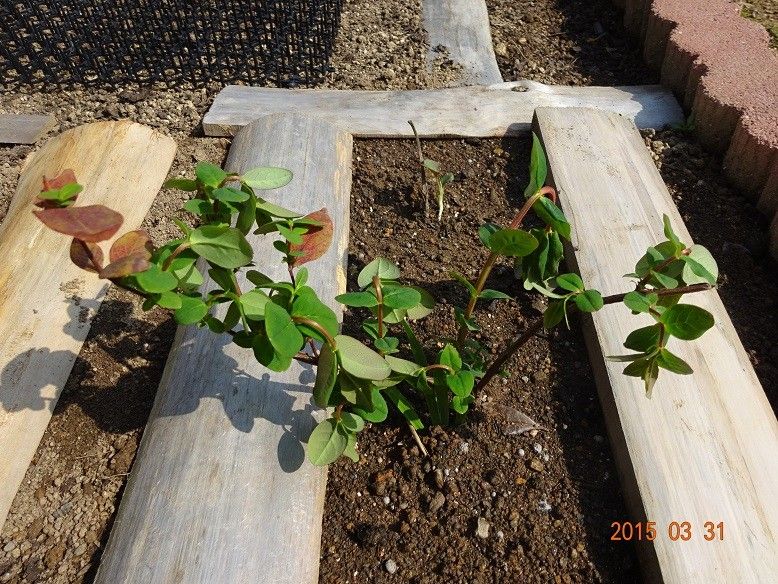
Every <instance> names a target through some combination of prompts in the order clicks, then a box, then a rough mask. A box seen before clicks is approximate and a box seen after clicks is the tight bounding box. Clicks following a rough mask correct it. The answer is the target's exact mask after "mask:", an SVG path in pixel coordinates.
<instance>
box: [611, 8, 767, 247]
mask: <svg viewBox="0 0 778 584" xmlns="http://www.w3.org/2000/svg"><path fill="white" fill-rule="evenodd" d="M613 2H614V4H616V5H617V6H619V7H621V8H623V9H624V25H625V27H626V28H627V30H629V31H630V32H631V33H633V34H635V35H637V36H639V37H640V38H641V40H642V41H643V57H644V59H645V60H646V62H647V63H648V64H649V66H651V67H653V68H654V69H656V70H658V71H660V74H661V81H662V84H663V85H665V86H667V87H669V88H670V89H672V90H673V91H674V92H675V93H676V95H677V96H678V98H679V100H680V101H681V102H682V104H683V105H684V107H685V108H687V110H691V112H692V114H693V115H694V120H695V126H696V131H697V135H698V137H699V139H700V141H701V142H702V143H703V145H705V146H706V147H708V148H710V149H712V150H714V151H717V152H720V153H723V154H724V170H725V172H726V174H727V177H728V178H729V179H730V180H731V181H732V182H733V183H734V184H735V185H736V186H738V187H739V188H740V189H742V190H744V191H745V192H747V193H751V194H752V195H753V197H754V199H756V201H757V206H758V208H759V209H760V210H761V211H762V212H763V213H765V214H766V215H767V216H768V217H773V215H775V217H774V219H773V224H772V229H771V231H772V241H771V251H772V254H773V256H774V257H776V258H778V214H777V213H776V211H778V54H777V53H776V51H774V50H773V49H771V48H770V46H769V42H770V39H769V35H768V34H767V31H766V30H765V29H764V28H763V27H762V26H761V25H759V24H758V23H756V22H752V21H750V20H747V19H745V18H742V17H741V16H740V15H739V11H740V6H739V4H738V3H736V2H731V1H729V0H693V1H689V0H613Z"/></svg>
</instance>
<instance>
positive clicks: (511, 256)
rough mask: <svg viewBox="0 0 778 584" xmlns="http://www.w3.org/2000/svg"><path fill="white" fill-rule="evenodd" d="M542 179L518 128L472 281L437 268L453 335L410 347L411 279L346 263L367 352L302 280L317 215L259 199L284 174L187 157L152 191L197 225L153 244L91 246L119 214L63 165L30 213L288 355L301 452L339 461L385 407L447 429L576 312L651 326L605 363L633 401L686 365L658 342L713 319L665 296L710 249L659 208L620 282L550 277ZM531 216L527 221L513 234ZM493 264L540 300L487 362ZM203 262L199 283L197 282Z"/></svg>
mask: <svg viewBox="0 0 778 584" xmlns="http://www.w3.org/2000/svg"><path fill="white" fill-rule="evenodd" d="M546 174H547V169H546V160H545V155H544V153H543V149H542V147H541V145H540V142H539V141H538V139H537V137H533V148H532V155H531V161H530V184H529V185H528V187H527V189H526V192H525V195H526V201H525V202H524V204H523V206H522V207H521V209H520V210H519V212H518V213H517V214H516V216H515V217H514V218H513V220H512V221H511V222H510V223H509V224H508V225H507V226H500V225H495V224H486V225H483V226H482V227H481V228H480V229H479V233H478V236H479V238H480V241H481V243H482V244H483V245H484V246H485V248H486V258H485V261H484V264H483V266H482V267H481V269H480V271H479V273H478V276H477V278H476V279H475V280H473V281H471V280H470V279H468V278H467V277H466V276H464V275H462V274H460V273H458V272H453V273H452V274H451V276H452V278H454V279H456V280H458V281H459V282H460V283H461V284H462V285H463V286H464V288H465V290H466V297H467V303H466V304H465V305H464V306H462V307H457V308H456V309H455V311H454V318H455V319H456V324H457V325H458V333H457V335H456V337H455V338H451V339H448V338H439V339H433V340H431V341H430V342H429V344H427V345H426V346H425V345H424V344H423V343H422V342H421V341H420V340H419V338H418V337H417V335H416V333H415V331H414V326H415V322H416V321H418V320H419V319H422V318H424V317H426V316H427V315H429V314H430V313H431V312H432V311H433V310H434V308H435V301H434V299H433V298H432V296H431V295H430V294H429V293H428V292H427V291H426V290H424V289H423V288H421V287H418V286H412V285H406V284H403V283H402V282H401V279H400V276H401V273H400V270H399V268H398V267H397V266H396V265H395V264H394V263H392V262H391V261H389V260H387V259H386V258H381V257H379V258H376V259H374V260H373V261H371V262H370V263H368V264H367V265H366V266H365V267H364V268H363V269H362V270H361V272H360V273H359V276H358V278H357V284H358V289H357V290H355V291H351V292H347V293H344V294H341V295H339V296H337V298H336V299H334V300H337V301H338V302H340V303H342V304H344V305H346V306H348V307H351V308H352V309H354V310H355V311H356V312H360V311H361V313H362V314H364V319H363V320H362V330H363V331H364V334H365V338H366V339H367V340H368V341H369V343H370V345H371V346H368V345H367V344H365V342H363V341H361V340H359V339H357V338H354V337H351V336H348V335H344V334H340V332H339V326H338V318H337V316H336V314H335V312H334V311H333V310H332V309H331V308H330V306H329V305H328V302H327V300H330V299H324V300H322V299H321V298H319V297H318V295H317V293H316V292H315V290H314V289H313V288H312V287H311V286H309V285H308V279H309V272H308V269H307V267H306V266H305V265H304V264H306V263H308V262H311V261H314V260H316V259H318V258H320V257H321V256H322V255H323V254H324V253H325V251H326V250H327V248H328V247H329V245H330V243H331V239H332V233H333V225H332V221H331V219H330V217H329V215H328V214H327V211H326V210H325V209H321V210H318V211H315V212H313V213H308V214H303V213H299V212H295V211H291V210H289V209H285V208H283V207H280V206H278V205H277V204H274V203H273V202H271V201H268V200H266V199H265V198H264V197H263V196H260V194H264V192H265V191H269V190H272V189H275V188H279V187H282V186H284V185H286V184H287V183H288V182H289V181H290V180H292V175H291V173H290V172H289V171H287V170H285V169H281V168H272V167H263V168H255V169H252V170H249V171H248V172H245V173H243V174H237V173H233V172H228V171H225V170H223V169H221V168H219V167H218V166H215V165H213V164H210V163H207V162H201V163H199V164H198V165H197V168H196V171H195V177H194V178H193V179H184V178H175V179H171V180H170V181H168V182H167V183H166V186H167V187H169V188H177V189H181V190H184V191H188V192H190V193H192V198H191V200H189V201H187V203H186V204H185V206H184V208H185V209H186V210H187V211H189V212H190V213H193V214H194V215H195V216H197V218H198V221H199V226H198V227H196V228H191V227H189V226H187V225H186V224H184V223H182V222H180V221H179V222H177V225H178V227H179V228H180V230H181V236H180V237H178V238H176V239H174V240H173V241H170V242H167V243H165V244H164V245H162V246H161V247H159V248H155V247H154V246H153V245H152V243H151V241H150V240H149V237H148V235H147V234H146V233H144V232H143V231H141V230H135V231H130V232H128V233H125V234H123V235H122V236H120V237H118V238H117V239H116V240H115V241H114V243H113V244H112V245H111V247H110V249H109V250H107V253H106V251H105V250H103V248H102V247H101V245H100V244H101V243H102V242H106V241H108V240H110V239H112V238H113V237H114V236H115V234H116V233H117V232H118V230H119V228H120V227H121V224H122V221H123V217H122V216H121V215H120V214H118V213H116V212H115V211H113V210H111V209H109V208H107V207H104V206H102V205H88V206H83V207H80V206H78V205H76V204H75V203H76V202H77V197H78V195H79V193H80V192H81V190H82V188H81V186H80V185H79V184H78V183H77V181H76V177H75V176H74V174H73V172H72V171H69V170H66V171H63V172H62V173H61V174H60V175H59V176H57V177H56V178H54V179H51V180H48V179H44V188H43V191H42V192H41V193H40V196H39V197H38V200H37V201H36V205H37V206H38V207H40V209H38V210H36V211H35V214H36V216H37V217H38V218H39V219H40V220H41V221H42V222H43V223H44V224H46V225H47V226H48V227H49V228H51V229H53V230H55V231H58V232H60V233H62V234H65V235H67V236H69V237H70V238H71V241H70V258H71V260H72V261H73V262H74V263H75V264H76V265H78V266H80V267H81V268H83V269H85V270H88V271H91V272H94V273H96V274H97V275H98V276H99V277H101V278H105V279H108V280H111V281H112V282H114V283H115V284H116V285H118V286H120V287H122V288H124V289H126V290H129V291H132V292H133V293H135V294H138V295H140V296H141V297H142V298H143V299H144V303H143V306H144V309H151V308H153V307H155V306H158V307H161V308H164V309H168V310H171V311H172V312H173V315H174V318H175V319H176V321H177V322H178V323H180V324H184V325H187V324H195V325H197V326H201V327H208V328H209V329H211V330H212V331H213V332H214V333H219V334H228V335H230V336H231V338H232V341H233V342H234V343H236V344H237V345H239V346H240V347H244V348H245V349H246V350H251V351H252V352H253V354H254V356H255V358H256V359H257V361H259V362H260V363H262V364H263V365H264V366H266V367H267V368H268V369H270V370H272V371H284V370H286V369H288V368H289V367H290V365H291V364H292V361H294V360H298V361H302V362H305V363H310V364H313V365H315V366H316V380H315V383H314V389H313V398H314V401H315V403H316V404H317V405H318V406H319V407H322V408H326V409H327V410H328V412H329V414H330V415H329V417H328V418H327V419H326V420H325V421H323V422H322V423H320V424H319V425H318V426H317V427H316V428H315V429H314V431H313V433H312V434H311V436H310V438H309V440H308V455H309V458H310V460H311V461H312V462H313V463H314V464H328V463H330V462H333V461H335V460H337V459H338V458H339V457H341V456H346V457H349V458H352V459H354V460H356V459H357V458H358V454H357V436H358V434H359V432H360V431H362V429H363V428H364V427H365V423H366V422H371V423H380V422H383V421H384V420H386V419H387V417H388V415H389V411H390V406H391V407H392V408H394V409H396V410H397V412H399V414H400V415H401V416H403V417H404V418H405V420H406V421H407V423H408V425H409V427H410V428H411V431H412V432H413V434H414V437H416V438H418V436H417V431H418V430H422V429H423V428H424V426H425V423H428V424H432V425H447V424H451V423H461V422H463V421H464V420H465V416H466V414H467V412H468V411H469V409H470V407H471V406H472V404H473V402H474V399H475V395H477V393H478V392H479V391H480V390H481V389H482V388H483V387H485V386H486V384H488V383H489V381H490V380H491V379H493V378H494V376H495V375H497V374H499V373H500V372H501V371H502V370H503V368H504V366H505V364H506V363H507V362H508V360H509V359H510V358H511V357H512V356H513V355H514V354H515V353H516V351H518V350H519V349H520V348H521V347H522V346H523V345H524V344H525V343H527V341H529V340H530V339H531V338H532V337H533V336H534V335H535V334H537V333H538V332H539V331H541V330H542V329H543V328H544V327H545V328H546V329H551V328H553V327H555V326H558V325H559V324H560V323H561V322H562V321H565V322H566V323H569V315H570V314H571V313H573V312H576V311H578V312H595V311H597V310H600V309H602V308H603V307H604V306H606V305H609V304H616V303H623V304H625V305H626V307H627V308H628V309H629V310H630V311H632V312H633V313H634V314H638V315H643V318H650V319H651V324H650V325H648V326H643V327H641V328H638V329H636V330H635V331H633V332H632V333H631V334H630V335H629V336H628V337H627V339H626V341H625V343H624V346H625V347H626V348H627V349H629V350H631V351H633V353H632V354H629V355H623V356H615V357H612V358H613V359H616V360H620V361H625V362H627V363H628V364H627V366H626V368H625V369H624V373H625V374H626V375H631V376H635V377H639V378H641V379H642V380H643V383H644V386H645V390H646V393H647V394H648V395H649V396H650V394H651V390H652V388H653V386H654V384H655V382H656V379H657V377H658V374H659V370H660V369H665V370H667V371H671V372H674V373H678V374H689V373H691V368H690V367H689V365H688V364H687V363H685V362H684V361H683V360H682V359H681V358H680V357H678V356H677V355H675V354H674V353H673V352H671V348H670V343H671V342H673V339H677V340H693V339H696V338H698V337H699V336H700V335H702V334H703V333H704V332H705V331H706V330H708V329H709V328H710V327H711V326H712V325H713V318H712V316H711V315H710V313H708V312H707V311H705V310H703V309H701V308H699V307H696V306H694V305H690V304H684V303H681V302H680V300H681V298H682V296H683V295H685V294H688V293H692V292H698V291H702V290H708V289H710V288H712V287H713V286H715V284H716V278H717V275H718V271H717V267H716V262H715V261H714V259H713V258H712V256H711V255H710V253H709V252H708V251H707V250H706V249H705V248H704V247H702V246H698V245H692V246H687V245H685V244H684V243H682V242H681V241H679V239H678V237H677V236H676V235H675V233H674V232H673V230H672V228H671V226H670V223H669V221H668V219H667V217H665V225H664V228H665V235H666V237H667V240H666V241H663V242H662V243H660V244H659V245H656V246H653V247H651V248H649V249H648V250H647V252H646V254H645V255H644V256H643V257H642V258H640V260H639V261H638V262H637V265H636V266H635V271H634V272H633V273H631V274H628V275H627V277H629V278H631V279H633V280H634V289H632V290H630V291H628V292H625V293H621V294H615V295H612V296H605V297H603V295H602V294H601V293H600V292H599V291H597V290H593V289H590V288H588V287H586V285H585V283H584V282H583V281H582V280H581V278H580V277H579V276H578V275H577V274H573V273H562V274H560V273H559V267H560V265H561V263H562V260H563V253H564V249H563V242H564V241H565V240H569V239H570V235H571V233H570V224H569V223H568V222H567V220H566V218H565V216H564V214H563V213H562V211H561V209H560V208H559V207H558V206H557V200H556V192H555V190H554V189H553V188H552V187H551V186H546V185H545V181H546ZM531 211H532V212H533V213H534V215H535V216H536V218H537V219H538V220H539V221H538V222H539V226H536V227H532V228H530V229H528V230H526V229H522V225H523V222H524V220H525V218H526V217H527V216H528V215H529V213H530V212H531ZM249 233H253V234H255V235H267V236H271V237H273V238H274V242H273V246H274V248H275V249H276V250H277V251H278V253H279V256H278V262H279V263H281V264H285V265H286V271H287V272H288V279H286V278H284V279H282V280H275V279H273V278H271V277H269V276H267V275H266V274H264V273H263V272H262V271H261V266H257V265H256V262H255V258H254V252H253V249H252V247H251V245H250V244H249V242H248V241H247V239H246V235H247V234H249ZM264 261H268V260H264ZM503 261H507V262H513V263H514V264H515V265H516V266H517V268H518V269H519V272H520V274H521V277H522V280H523V288H524V289H525V291H529V292H537V293H540V294H543V295H545V296H546V297H548V298H549V303H548V308H547V309H546V310H545V313H544V315H543V317H542V318H540V319H538V320H537V321H536V322H535V323H532V324H530V326H528V327H527V329H526V330H525V331H524V332H522V333H521V334H520V335H518V336H517V337H516V338H513V339H511V340H510V341H509V342H508V344H507V347H506V348H505V349H504V350H503V351H502V353H500V354H499V355H498V356H497V357H496V358H494V359H489V358H488V357H489V355H490V352H489V347H488V346H486V345H485V344H484V341H479V340H477V339H475V338H473V335H472V333H473V332H474V331H478V330H479V324H478V321H477V318H476V313H475V310H476V307H477V305H478V302H479V301H484V300H488V301H494V300H501V299H509V298H511V297H512V296H511V295H510V294H508V293H506V292H502V291H499V290H494V289H491V288H489V287H488V286H487V284H488V280H489V277H490V275H491V272H492V270H493V268H494V267H495V266H496V265H497V264H498V263H499V262H503ZM205 271H207V273H208V275H209V277H210V280H211V282H212V284H211V285H209V286H207V287H206V286H204V283H205V275H204V272H205ZM241 271H244V273H243V274H242V275H241V274H239V273H240V272H241ZM239 275H241V277H240V278H239V277H238V276H239ZM239 282H244V284H243V285H242V286H241V285H239ZM245 282H248V283H249V284H250V285H246V284H245ZM441 347H442V348H441Z"/></svg>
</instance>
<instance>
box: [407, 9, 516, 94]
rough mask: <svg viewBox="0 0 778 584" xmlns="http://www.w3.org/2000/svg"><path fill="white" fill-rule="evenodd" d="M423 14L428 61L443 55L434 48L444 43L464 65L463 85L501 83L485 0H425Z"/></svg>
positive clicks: (453, 58) (456, 61) (453, 56)
mask: <svg viewBox="0 0 778 584" xmlns="http://www.w3.org/2000/svg"><path fill="white" fill-rule="evenodd" d="M422 15H423V17H424V28H425V30H426V31H427V37H428V39H427V40H428V42H429V46H430V50H429V53H428V55H427V59H428V61H429V62H432V61H434V60H435V58H437V57H440V56H441V55H440V54H439V53H436V52H435V47H438V46H443V47H445V48H446V50H447V52H448V57H449V58H450V59H451V60H452V61H454V63H456V64H458V65H460V66H461V67H462V76H461V79H460V83H461V85H492V84H494V83H501V82H502V75H501V74H500V69H499V67H498V66H497V57H495V55H494V47H492V33H491V30H490V28H489V14H488V12H487V11H486V2H485V0H422Z"/></svg>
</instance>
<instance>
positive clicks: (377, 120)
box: [203, 81, 684, 138]
mask: <svg viewBox="0 0 778 584" xmlns="http://www.w3.org/2000/svg"><path fill="white" fill-rule="evenodd" d="M543 106H555V107H593V108H598V109H602V110H606V111H611V112H615V113H618V114H622V115H624V116H626V117H629V118H630V119H634V120H635V123H636V124H637V125H638V127H640V128H661V127H663V126H665V125H668V124H675V123H680V122H682V121H683V120H684V115H683V111H682V110H681V107H680V106H679V105H678V102H677V101H676V99H675V97H673V95H672V93H670V92H669V91H668V90H666V89H664V88H662V87H660V86H657V85H646V86H636V87H567V86H549V85H543V84H542V83H537V82H534V81H517V82H513V83H501V84H498V85H493V86H489V87H458V88H454V89H438V90H432V91H426V90H409V91H351V90H336V89H333V90H320V89H313V90H311V89H307V90H306V89H273V88H260V87H245V86H238V85H230V86H227V87H225V88H224V89H223V90H222V91H221V92H219V94H218V95H217V96H216V99H215V101H214V103H213V105H212V106H211V109H210V110H209V111H208V113H207V114H206V115H205V118H204V119H203V129H204V131H205V133H206V135H208V136H230V135H232V134H234V133H235V132H236V131H237V130H239V129H240V128H241V127H243V126H245V125H246V124H248V123H250V122H251V121H252V120H254V119H256V118H258V117H261V116H263V115H267V114H271V113H306V114H312V115H316V116H318V117H320V118H322V119H325V120H328V121H331V122H333V123H336V124H339V125H340V126H341V127H343V128H344V129H345V130H346V131H348V132H350V133H352V134H354V135H356V136H359V137H384V138H392V137H408V136H412V132H411V129H410V126H409V125H408V120H413V121H414V122H415V124H416V128H417V129H418V131H419V133H420V134H421V135H422V136H504V135H508V136H512V135H518V134H521V133H522V132H526V131H527V130H529V128H530V126H531V124H532V116H533V114H534V112H535V108H538V107H543Z"/></svg>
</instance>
